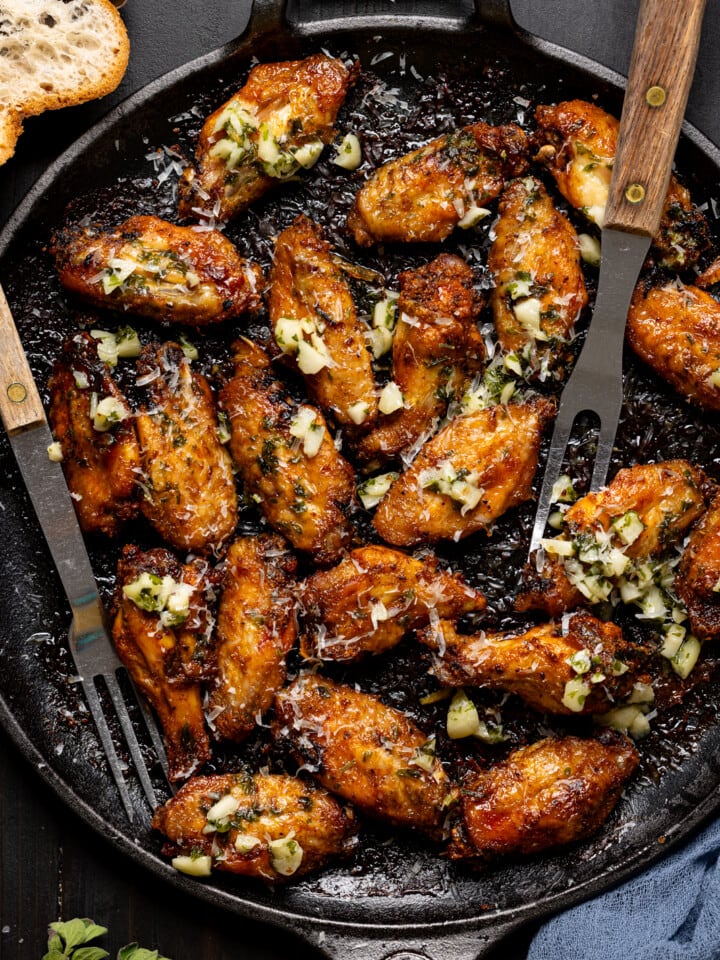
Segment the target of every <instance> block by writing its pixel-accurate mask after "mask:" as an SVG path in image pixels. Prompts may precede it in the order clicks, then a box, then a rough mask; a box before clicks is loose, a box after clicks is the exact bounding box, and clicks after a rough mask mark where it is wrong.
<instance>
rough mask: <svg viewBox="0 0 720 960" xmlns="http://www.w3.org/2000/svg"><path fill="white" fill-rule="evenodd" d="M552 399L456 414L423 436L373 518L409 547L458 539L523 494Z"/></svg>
mask: <svg viewBox="0 0 720 960" xmlns="http://www.w3.org/2000/svg"><path fill="white" fill-rule="evenodd" d="M554 412H555V404H554V402H552V401H551V400H547V399H544V398H536V399H534V400H531V401H530V402H529V403H524V404H512V405H510V406H496V407H489V408H487V409H484V410H478V411H476V412H475V413H466V414H464V415H462V416H459V417H456V418H455V419H454V420H452V421H451V422H450V423H449V424H448V425H447V426H446V427H444V428H443V429H442V430H441V431H440V433H438V434H437V436H435V437H433V439H432V440H429V441H428V442H427V443H426V444H425V446H424V447H423V448H422V450H421V451H420V453H419V454H418V455H417V457H416V458H415V460H414V461H413V463H412V466H411V467H410V468H409V469H408V470H406V471H405V473H403V474H401V476H400V477H399V478H398V479H397V480H396V481H395V482H394V483H393V485H392V486H391V487H390V490H389V491H388V493H387V494H386V496H385V497H384V499H383V500H382V501H381V502H380V505H379V507H378V509H377V512H376V514H375V517H374V519H373V526H374V527H375V529H376V530H377V532H378V533H379V534H380V536H381V537H382V538H383V540H386V541H387V542H388V543H392V544H394V545H396V546H401V547H409V546H414V545H415V544H419V543H426V542H430V543H433V542H435V541H437V540H461V539H462V538H463V537H467V536H469V535H470V534H471V533H475V532H476V531H478V530H483V529H487V528H488V527H490V526H491V524H492V523H493V522H494V521H495V520H497V518H498V517H500V516H502V514H503V513H505V512H506V511H507V510H509V509H510V508H511V507H515V506H517V505H518V504H520V503H522V502H523V501H524V500H527V499H528V498H529V497H530V495H531V490H530V485H531V483H532V479H533V476H534V475H535V470H536V469H537V464H538V451H539V449H540V441H541V439H542V433H543V429H544V428H545V425H546V424H547V423H548V422H549V421H550V420H551V419H552V416H553V414H554Z"/></svg>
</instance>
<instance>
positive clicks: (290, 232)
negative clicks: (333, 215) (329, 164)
mask: <svg viewBox="0 0 720 960" xmlns="http://www.w3.org/2000/svg"><path fill="white" fill-rule="evenodd" d="M268 311H269V313H270V323H271V325H272V328H273V330H274V333H275V341H276V343H277V345H278V346H279V347H280V349H281V350H282V351H283V353H284V354H285V355H286V356H287V357H288V358H291V357H292V358H293V359H294V363H296V364H297V368H298V369H299V371H300V373H301V374H302V375H303V377H304V379H305V384H306V386H307V389H308V393H309V394H310V396H311V397H312V399H313V400H314V401H315V403H317V404H318V406H319V407H321V408H322V410H323V411H324V412H325V413H329V414H330V415H331V416H332V418H333V420H335V422H336V423H337V424H338V425H339V426H341V427H344V428H350V430H351V431H356V430H358V429H359V428H361V429H362V430H363V431H364V430H368V429H369V428H370V427H371V426H372V424H373V423H374V422H375V420H376V419H377V413H378V402H377V397H376V395H375V378H374V377H373V372H372V366H371V361H370V353H369V351H368V347H367V342H366V341H367V338H366V334H367V327H366V326H365V325H364V324H363V323H361V321H360V320H359V319H358V316H357V313H356V311H355V305H354V303H353V300H352V296H351V295H350V288H349V287H348V284H347V281H346V279H345V277H344V275H343V273H342V271H341V270H340V268H339V267H338V266H337V264H336V262H335V261H334V260H333V258H332V255H331V252H330V244H329V243H328V242H327V241H326V240H325V239H324V238H323V235H322V231H321V229H320V227H319V226H318V225H317V224H316V223H313V222H312V220H308V218H307V217H304V216H300V217H298V218H297V220H296V221H295V222H294V223H293V224H292V226H290V227H288V228H287V229H286V230H283V232H282V233H281V234H280V235H279V237H278V238H277V240H276V241H275V253H274V256H273V265H272V269H271V271H270V293H269V296H268Z"/></svg>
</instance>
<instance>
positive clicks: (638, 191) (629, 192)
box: [625, 183, 645, 203]
mask: <svg viewBox="0 0 720 960" xmlns="http://www.w3.org/2000/svg"><path fill="white" fill-rule="evenodd" d="M625 199H626V200H627V202H628V203H642V202H643V200H644V199H645V187H644V186H643V185H642V184H641V183H630V184H628V186H627V187H625Z"/></svg>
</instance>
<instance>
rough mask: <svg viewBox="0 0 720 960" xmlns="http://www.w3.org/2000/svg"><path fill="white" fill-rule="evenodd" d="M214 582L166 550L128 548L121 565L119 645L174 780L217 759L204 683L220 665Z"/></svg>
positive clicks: (200, 566)
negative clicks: (157, 728) (158, 731)
mask: <svg viewBox="0 0 720 960" xmlns="http://www.w3.org/2000/svg"><path fill="white" fill-rule="evenodd" d="M214 582H215V583H216V581H214V580H213V577H212V575H211V574H209V572H208V571H207V569H206V566H205V564H204V563H203V561H200V560H196V561H194V562H193V563H191V564H185V565H183V564H181V563H180V562H179V561H178V559H177V558H176V557H175V556H174V554H172V553H170V551H169V550H164V549H156V550H148V551H147V552H145V553H143V552H141V551H140V550H138V548H137V547H134V546H126V547H125V549H124V551H123V555H122V558H121V560H120V562H119V564H118V574H117V594H116V598H115V608H116V612H115V617H114V620H113V625H112V637H113V642H114V644H115V647H116V649H117V652H118V656H119V657H120V659H121V660H122V662H123V663H124V664H125V666H126V667H127V669H128V672H129V673H130V676H131V677H132V679H133V682H134V683H135V685H136V687H137V688H138V689H139V690H140V691H141V692H142V693H143V694H144V695H145V697H147V699H148V700H149V701H150V703H151V704H152V707H153V709H154V710H155V712H156V714H157V715H158V718H159V720H160V725H161V726H162V730H163V734H164V737H165V747H166V750H167V756H168V765H169V770H170V774H169V775H170V779H171V780H183V779H184V778H185V777H189V776H190V774H191V773H193V772H194V771H195V770H196V769H197V768H198V767H200V766H201V765H202V764H203V763H204V762H205V761H206V760H208V759H209V758H210V743H209V740H208V735H207V730H206V729H205V718H204V715H203V707H202V693H201V688H200V683H199V681H200V679H201V678H202V679H204V678H207V677H209V676H211V675H212V673H213V670H214V665H215V658H214V651H213V647H212V627H213V619H212V617H211V615H210V613H209V610H208V604H209V601H210V598H209V595H208V594H209V593H210V591H211V590H212V587H213V584H214Z"/></svg>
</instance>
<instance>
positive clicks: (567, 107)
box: [535, 100, 709, 269]
mask: <svg viewBox="0 0 720 960" xmlns="http://www.w3.org/2000/svg"><path fill="white" fill-rule="evenodd" d="M535 117H536V119H537V124H538V131H537V133H536V135H535V141H536V144H537V145H538V146H539V147H540V149H539V151H538V155H537V159H538V160H540V161H541V162H542V163H544V164H545V166H546V167H547V168H548V169H549V171H550V173H551V174H552V175H553V177H554V178H555V182H556V183H557V185H558V188H559V190H560V193H562V195H563V196H564V197H565V199H566V200H568V201H569V202H570V203H571V204H572V205H573V207H575V208H576V209H578V210H582V212H583V213H584V214H585V216H586V217H587V218H588V219H589V220H591V221H592V222H593V223H596V224H597V225H598V226H600V227H602V225H603V223H604V220H605V204H606V202H607V197H608V189H609V186H610V176H611V174H612V167H613V163H614V161H615V149H616V146H617V135H618V129H619V126H620V124H619V123H618V121H617V120H616V119H615V117H613V116H611V114H609V113H606V112H605V111H604V110H602V109H601V108H600V107H598V106H596V105H595V104H594V103H588V102H587V101H585V100H569V101H566V102H565V103H559V104H557V106H539V107H538V108H537V110H536V111H535ZM653 246H654V248H655V251H656V253H657V254H658V257H659V259H658V262H659V264H660V266H663V267H670V268H674V269H681V268H686V267H689V266H692V264H693V263H695V261H696V260H697V258H698V257H699V256H700V254H701V253H702V252H703V251H704V250H706V249H707V247H708V246H709V233H708V225H707V221H706V219H705V217H704V215H703V214H702V212H701V211H700V210H698V208H697V207H696V206H694V204H693V203H692V200H691V199H690V194H689V193H688V191H687V190H686V189H685V187H683V186H681V185H680V184H679V183H678V181H677V180H676V179H675V177H672V178H671V180H670V187H669V189H668V195H667V198H666V200H665V207H664V210H663V216H662V220H661V221H660V230H659V232H658V234H657V236H656V237H655V239H654V241H653Z"/></svg>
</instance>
